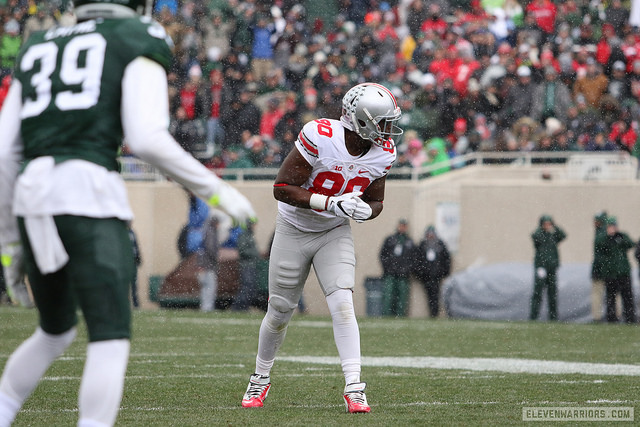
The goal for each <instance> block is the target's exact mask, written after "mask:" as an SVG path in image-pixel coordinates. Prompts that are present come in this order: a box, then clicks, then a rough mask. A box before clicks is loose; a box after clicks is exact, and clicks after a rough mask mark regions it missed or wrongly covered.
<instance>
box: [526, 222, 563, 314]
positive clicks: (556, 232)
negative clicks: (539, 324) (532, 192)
mask: <svg viewBox="0 0 640 427" xmlns="http://www.w3.org/2000/svg"><path fill="white" fill-rule="evenodd" d="M566 237H567V235H566V233H565V232H564V231H563V230H562V229H561V228H560V227H558V226H557V225H555V224H554V222H553V218H551V217H550V216H549V215H542V216H541V217H540V225H539V226H538V228H536V230H535V231H534V232H533V234H531V238H532V240H533V246H534V248H535V259H534V262H533V268H534V285H533V295H532V296H531V315H530V319H531V320H536V319H537V318H538V316H539V314H540V303H541V302H542V292H543V291H544V289H545V288H546V289H547V302H548V304H549V320H552V321H555V320H558V278H557V276H556V272H557V271H558V267H559V266H560V256H559V254H558V243H560V242H561V241H563V240H564V239H565V238H566Z"/></svg>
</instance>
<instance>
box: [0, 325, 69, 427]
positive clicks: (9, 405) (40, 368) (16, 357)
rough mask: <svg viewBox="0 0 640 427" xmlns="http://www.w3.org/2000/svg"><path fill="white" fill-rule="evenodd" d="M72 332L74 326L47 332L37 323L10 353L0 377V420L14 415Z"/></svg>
mask: <svg viewBox="0 0 640 427" xmlns="http://www.w3.org/2000/svg"><path fill="white" fill-rule="evenodd" d="M75 336H76V328H75V327H73V328H71V329H69V330H68V331H67V332H65V333H63V334H57V335H52V334H48V333H46V332H44V331H43V330H42V329H41V328H40V327H38V328H36V331H35V332H34V333H33V335H31V336H30V337H29V338H27V339H26V340H25V341H24V342H23V343H22V344H20V346H19V347H18V348H17V349H16V350H15V351H14V352H13V354H11V356H10V357H9V360H7V364H6V365H5V367H4V372H3V373H2V379H0V396H4V398H3V404H2V405H0V420H2V419H10V420H13V419H14V418H15V416H16V414H17V413H18V411H19V410H20V407H21V406H22V404H23V403H24V401H25V400H26V399H27V397H29V395H30V394H31V392H33V390H34V389H35V388H36V386H37V385H38V383H39V382H40V378H42V376H43V375H44V373H45V372H46V371H47V369H48V368H49V366H50V365H51V363H53V361H54V360H56V358H58V356H60V355H61V354H62V353H64V351H65V350H66V349H67V347H69V345H70V344H71V342H73V339H74V338H75ZM16 404H17V406H16Z"/></svg>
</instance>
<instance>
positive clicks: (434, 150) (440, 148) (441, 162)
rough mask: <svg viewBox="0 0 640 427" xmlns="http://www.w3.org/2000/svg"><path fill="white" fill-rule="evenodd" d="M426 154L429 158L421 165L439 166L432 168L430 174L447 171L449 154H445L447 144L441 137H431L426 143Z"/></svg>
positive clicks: (448, 168)
mask: <svg viewBox="0 0 640 427" xmlns="http://www.w3.org/2000/svg"><path fill="white" fill-rule="evenodd" d="M427 154H428V155H429V160H427V161H426V162H424V164H423V166H431V165H438V166H440V167H438V168H436V169H433V170H432V171H431V175H432V176H435V175H440V174H442V173H445V172H449V170H450V169H451V166H450V165H449V155H448V154H447V144H446V142H445V141H444V139H442V138H431V140H430V141H429V143H428V144H427Z"/></svg>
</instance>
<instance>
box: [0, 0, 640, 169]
mask: <svg viewBox="0 0 640 427" xmlns="http://www.w3.org/2000/svg"><path fill="white" fill-rule="evenodd" d="M1 3H2V1H1V0H0V4H1ZM66 3H67V2H63V1H62V0H58V1H56V0H54V1H35V0H5V4H4V6H2V7H0V17H1V19H2V26H1V27H0V30H2V36H1V39H0V67H1V72H2V80H1V82H2V84H1V85H0V100H1V99H2V98H3V97H4V94H5V93H6V90H7V87H8V84H9V81H10V74H11V69H12V68H13V66H14V62H15V57H16V54H17V52H18V50H19V47H20V45H21V43H22V42H23V41H24V40H25V39H26V37H28V35H29V34H30V33H31V32H33V31H35V30H38V29H46V28H49V27H50V26H52V25H55V23H56V21H60V22H61V23H62V24H63V25H67V24H68V22H72V20H73V18H72V16H71V14H70V13H69V11H68V10H66V8H65V4H66ZM334 3H335V4H336V8H335V11H331V13H329V14H327V15H326V16H330V18H326V17H324V18H321V17H312V16H310V14H309V13H308V11H307V9H306V7H305V3H297V2H295V1H291V0H276V1H263V0H251V1H241V0H157V1H156V2H155V6H154V17H155V19H156V20H157V21H158V22H160V24H162V25H163V26H164V27H165V29H166V30H167V32H168V34H169V35H170V36H171V38H172V40H173V42H174V44H175V60H174V64H173V65H172V68H171V70H170V73H169V84H170V96H171V100H170V101H171V102H170V106H171V124H170V130H171V132H172V134H173V135H174V136H175V137H176V139H177V141H178V142H179V143H180V144H181V145H182V146H183V147H184V148H185V149H187V150H188V151H190V152H192V153H193V155H194V156H195V157H197V158H198V159H200V160H201V161H202V162H203V163H205V164H206V165H208V166H209V167H212V168H225V167H226V168H251V167H272V166H278V165H279V164H280V162H282V160H283V158H284V157H285V156H286V154H287V153H288V152H289V151H290V150H291V149H292V147H293V143H294V141H295V139H296V138H297V135H298V132H299V131H300V129H301V127H302V125H303V124H304V123H306V122H307V121H309V120H313V119H316V118H321V117H328V118H339V116H340V114H341V100H342V96H343V95H344V93H345V92H346V91H347V90H348V89H349V88H350V87H351V86H353V85H354V84H357V83H361V82H365V81H376V82H379V83H381V84H383V85H385V86H387V87H388V88H389V89H390V90H391V91H392V92H393V93H394V94H395V96H396V97H397V99H398V102H399V104H400V106H401V108H402V111H403V117H402V120H401V126H402V127H403V128H404V129H405V135H404V137H403V139H402V140H401V141H396V143H397V145H398V149H399V153H400V154H399V157H398V165H404V166H415V167H420V166H424V165H429V164H433V163H437V162H441V161H443V160H447V159H449V158H451V157H454V156H459V155H462V154H466V153H469V152H474V151H504V152H518V151H616V150H623V151H626V152H629V153H631V154H633V155H637V154H638V153H637V151H640V150H638V147H637V140H638V133H639V132H640V131H639V130H638V123H639V121H640V29H639V28H638V26H640V10H635V9H632V6H631V3H632V2H631V0H625V1H623V0H608V1H599V0H556V1H551V0H519V1H518V0H388V1H377V0H337V1H335V2H327V5H328V6H327V7H331V5H332V4H334ZM316 7H317V6H316ZM446 170H447V168H446V167H443V168H441V169H437V170H436V172H435V173H439V172H443V171H446Z"/></svg>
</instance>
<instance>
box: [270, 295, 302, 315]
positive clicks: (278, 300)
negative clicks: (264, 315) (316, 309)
mask: <svg viewBox="0 0 640 427" xmlns="http://www.w3.org/2000/svg"><path fill="white" fill-rule="evenodd" d="M297 306H298V303H295V304H292V303H291V302H289V301H287V300H286V299H284V298H283V297H281V296H279V295H272V296H270V297H269V307H273V309H274V310H276V311H279V312H280V313H288V312H290V311H293V310H294V309H295V308H296V307H297Z"/></svg>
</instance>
